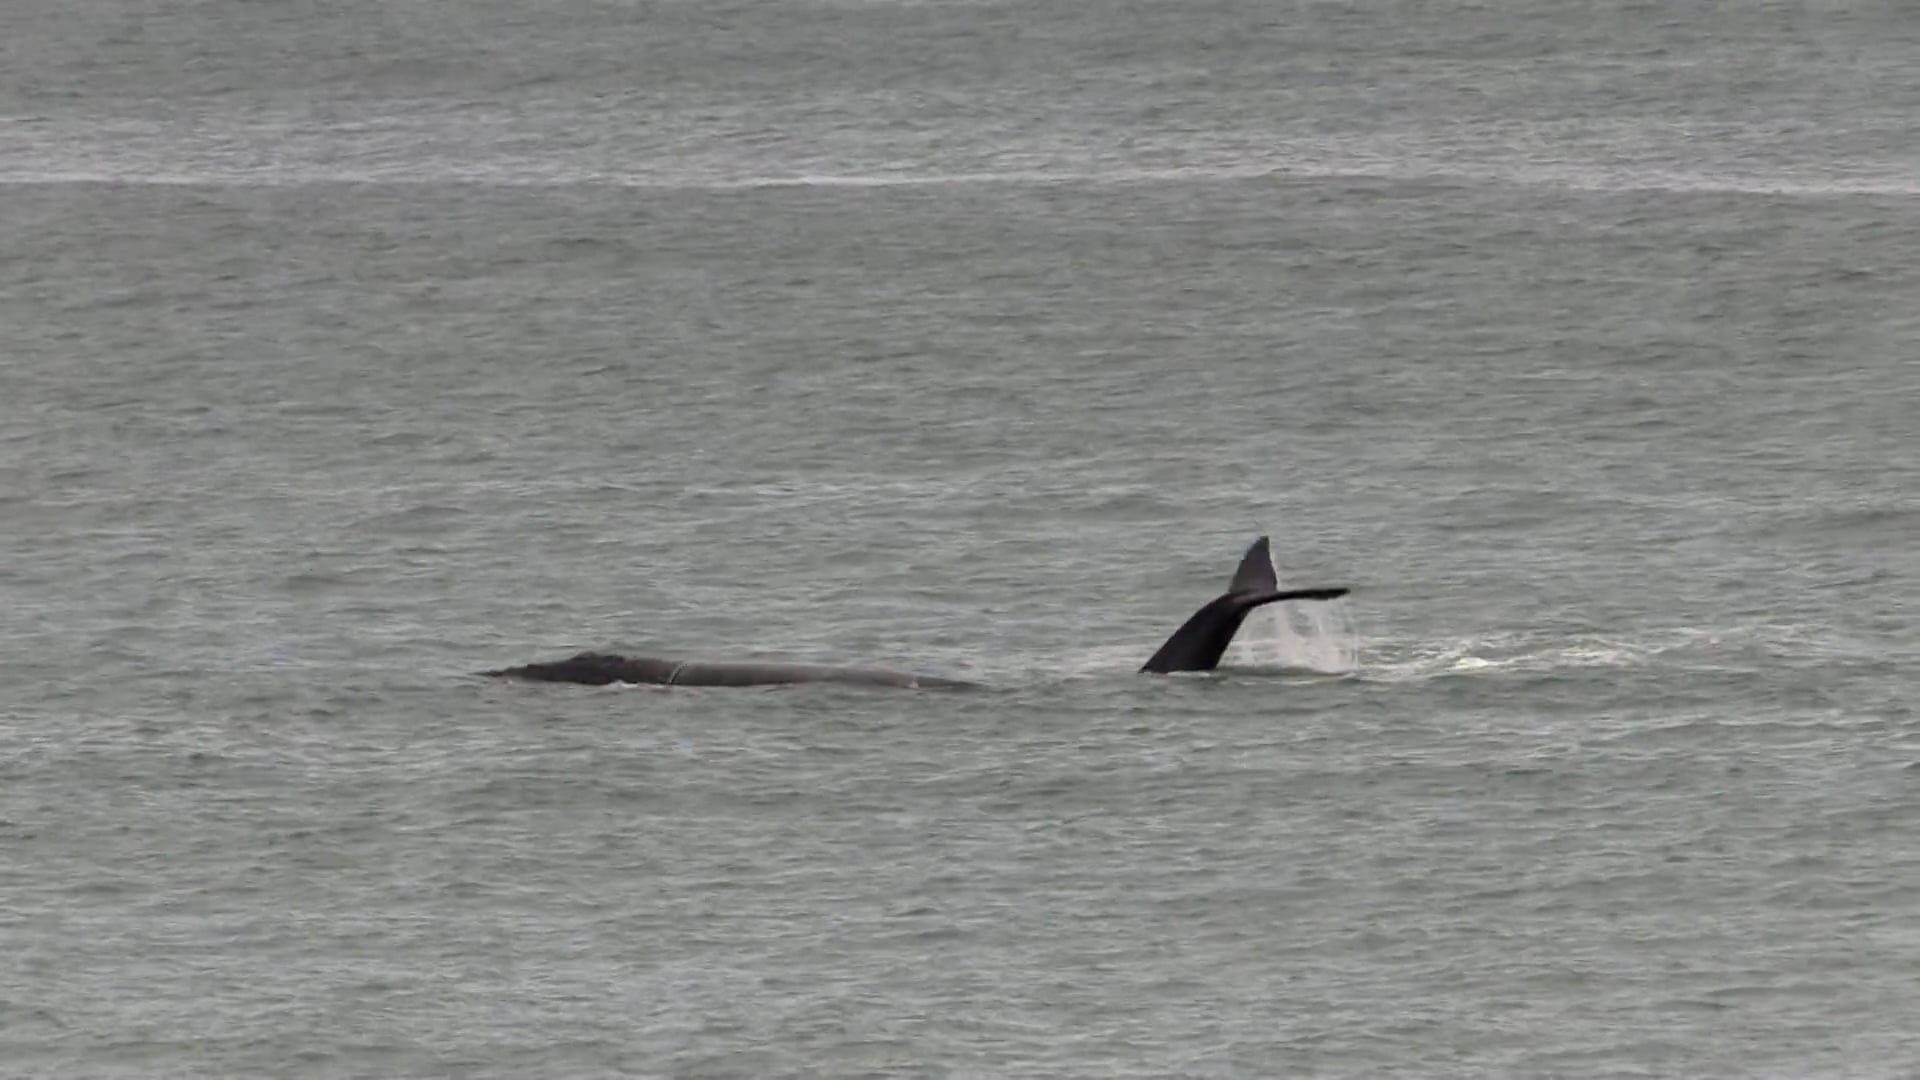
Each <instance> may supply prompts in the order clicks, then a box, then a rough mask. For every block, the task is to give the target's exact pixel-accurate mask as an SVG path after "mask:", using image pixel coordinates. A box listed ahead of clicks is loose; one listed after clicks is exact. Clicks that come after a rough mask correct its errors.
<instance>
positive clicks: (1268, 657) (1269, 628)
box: [1221, 551, 1360, 675]
mask: <svg viewBox="0 0 1920 1080" xmlns="http://www.w3.org/2000/svg"><path fill="white" fill-rule="evenodd" d="M1268 559H1269V560H1270V561H1271V562H1272V563H1273V577H1274V580H1275V581H1276V582H1278V583H1279V586H1280V588H1283V589H1284V588H1288V587H1289V586H1288V584H1287V581H1286V579H1285V578H1283V577H1282V576H1281V575H1280V565H1279V560H1277V559H1274V558H1273V557H1272V552H1271V551H1269V552H1268ZM1221 659H1222V662H1223V663H1224V664H1225V665H1227V666H1230V667H1258V668H1279V669H1282V670H1285V671H1302V672H1312V673H1315V674H1320V675H1345V674H1349V673H1351V672H1352V671H1354V670H1355V669H1357V668H1358V667H1359V666H1360V635H1359V632H1358V631H1357V630H1356V629H1355V627H1354V622H1353V610H1352V609H1351V608H1349V607H1348V606H1347V601H1346V599H1345V598H1344V597H1343V598H1341V599H1339V600H1333V601H1282V602H1281V603H1278V604H1268V605H1267V606H1266V607H1261V608H1255V609H1254V610H1253V612H1252V613H1250V614H1249V615H1248V616H1247V621H1246V622H1245V623H1244V624H1242V625H1241V627H1240V632H1239V633H1238V634H1235V635H1234V638H1233V644H1232V645H1230V646H1228V647H1227V654H1226V656H1224V657H1222V658H1221Z"/></svg>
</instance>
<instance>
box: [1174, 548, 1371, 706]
mask: <svg viewBox="0 0 1920 1080" xmlns="http://www.w3.org/2000/svg"><path fill="white" fill-rule="evenodd" d="M1265 542H1266V538H1265V537H1262V538H1261V543H1265ZM1262 557H1264V553H1262ZM1242 569H1245V566H1244V564H1242ZM1267 573H1268V576H1269V577H1271V576H1272V571H1271V570H1269V571H1268V572H1267ZM1234 576H1235V579H1236V580H1238V578H1239V575H1237V574H1236V575H1234ZM1350 591H1352V590H1349V589H1345V588H1324V589H1283V590H1261V591H1258V592H1253V591H1248V592H1224V593H1221V594H1220V595H1219V596H1216V597H1214V598H1213V599H1212V600H1210V601H1208V602H1207V605H1206V606H1205V607H1203V608H1201V609H1200V610H1199V611H1196V612H1194V613H1193V614H1192V615H1191V616H1189V617H1188V619H1187V621H1186V622H1184V623H1181V624H1180V629H1178V630H1175V631H1174V632H1173V636H1172V637H1170V638H1168V639H1167V642H1166V644H1164V645H1162V646H1160V651H1159V652H1156V653H1154V654H1153V656H1151V657H1149V658H1148V660H1147V662H1146V663H1145V664H1143V665H1141V667H1140V670H1141V671H1148V672H1152V673H1154V674H1156V675H1165V674H1167V673H1169V672H1174V671H1212V670H1213V669H1214V668H1217V667H1219V666H1220V657H1221V656H1223V655H1225V654H1226V651H1227V646H1228V645H1231V644H1233V635H1234V633H1235V632H1236V631H1238V630H1239V629H1240V624H1241V623H1243V622H1245V621H1246V619H1247V612H1249V611H1252V610H1253V609H1254V608H1257V607H1260V606H1262V605H1264V604H1272V603H1277V602H1279V601H1281V600H1337V599H1339V598H1340V597H1342V596H1345V595H1347V593H1348V592H1350Z"/></svg>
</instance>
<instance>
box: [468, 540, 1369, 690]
mask: <svg viewBox="0 0 1920 1080" xmlns="http://www.w3.org/2000/svg"><path fill="white" fill-rule="evenodd" d="M1350 591H1351V590H1350V589H1348V588H1346V587H1344V586H1331V587H1324V588H1306V589H1281V588H1279V587H1278V583H1277V582H1276V581H1275V579H1274V576H1273V560H1272V558H1271V556H1270V547H1269V540H1268V538H1267V537H1265V536H1262V537H1260V538H1259V539H1257V540H1255V541H1254V542H1253V544H1252V546H1250V547H1248V548H1247V551H1246V554H1244V555H1242V556H1241V558H1240V563H1239V566H1238V567H1236V568H1235V570H1234V572H1233V576H1232V577H1231V578H1230V579H1228V582H1227V589H1226V591H1225V592H1223V593H1221V594H1219V595H1218V596H1215V597H1214V598H1213V599H1211V600H1209V601H1207V602H1206V603H1205V604H1203V605H1201V606H1200V608H1199V610H1197V611H1195V612H1194V613H1193V614H1192V615H1190V616H1188V617H1187V620H1186V621H1185V622H1183V623H1181V624H1180V627H1179V628H1178V629H1176V630H1175V631H1174V632H1173V634H1172V635H1171V636H1170V637H1168V638H1167V640H1166V641H1165V643H1163V644H1162V645H1161V646H1160V648H1159V649H1158V650H1156V651H1155V652H1154V654H1153V655H1152V656H1150V657H1148V658H1147V662H1146V663H1144V664H1142V665H1141V667H1140V670H1141V671H1142V672H1145V673H1149V674H1155V675H1166V674H1172V673H1174V672H1187V671H1212V670H1214V669H1215V668H1217V667H1219V666H1220V658H1221V656H1223V655H1225V653H1226V651H1227V646H1229V645H1231V644H1232V643H1233V636H1234V634H1235V633H1237V632H1238V631H1239V629H1240V626H1241V624H1242V623H1244V622H1245V621H1246V618H1247V615H1248V614H1249V613H1251V612H1252V611H1253V610H1254V609H1256V608H1259V607H1262V606H1264V605H1267V604H1274V603H1278V602H1280V601H1282V600H1336V599H1338V598H1340V597H1342V596H1345V595H1347V594H1348V593H1349V592H1350ZM478 674H481V675H485V676H490V677H494V678H503V679H517V680H522V681H527V682H552V683H575V684H580V685H585V686H608V685H612V684H615V683H622V684H631V685H653V686H785V685H792V684H796V683H840V684H845V685H851V686H869V687H887V688H894V689H908V690H922V689H925V690H977V689H983V688H984V685H983V684H981V683H977V682H973V681H970V680H967V679H957V678H949V677H945V676H939V675H922V674H916V673H913V672H906V671H893V670H889V669H886V668H875V667H845V666H840V665H835V664H788V663H773V662H760V661H751V660H748V661H740V660H735V661H712V660H697V659H667V658H661V657H652V656H621V655H619V654H617V653H598V652H583V653H577V654H575V655H573V656H569V657H567V658H565V659H562V660H550V661H542V662H536V663H531V664H521V665H519V666H517V667H506V668H499V669H496V670H493V671H482V672H479V673H478Z"/></svg>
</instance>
